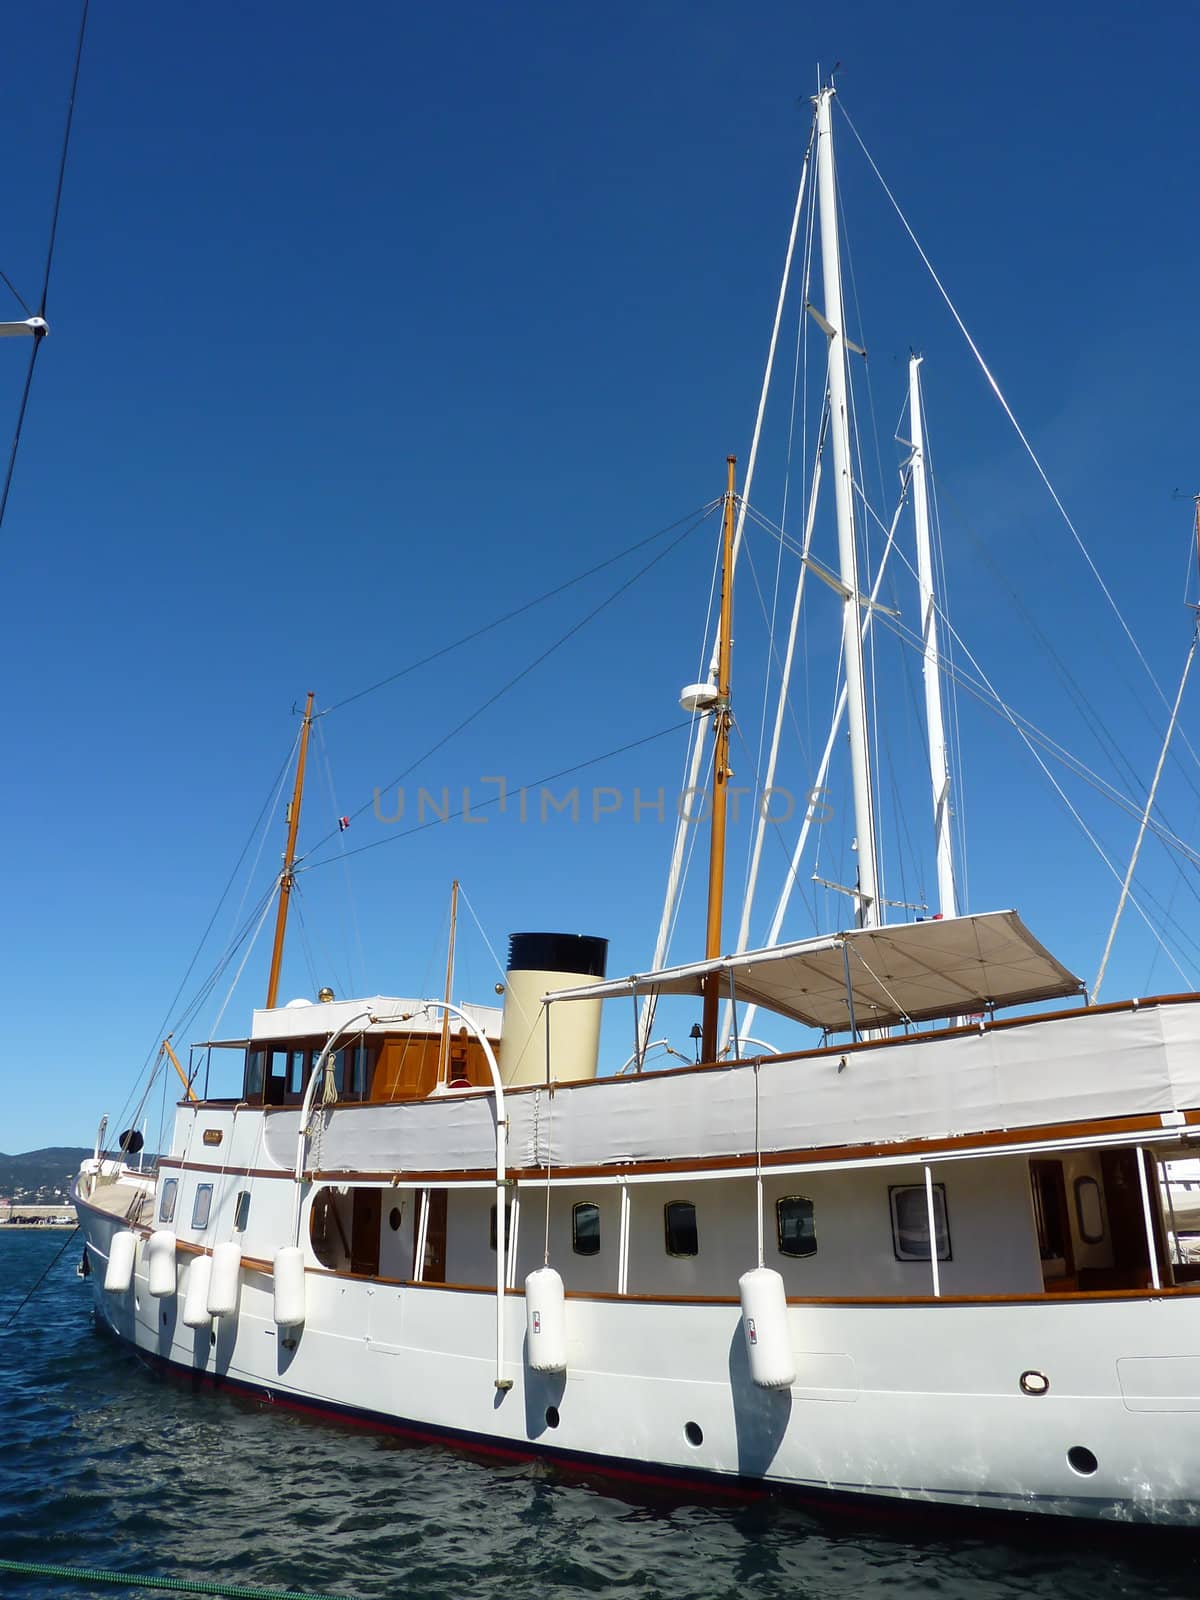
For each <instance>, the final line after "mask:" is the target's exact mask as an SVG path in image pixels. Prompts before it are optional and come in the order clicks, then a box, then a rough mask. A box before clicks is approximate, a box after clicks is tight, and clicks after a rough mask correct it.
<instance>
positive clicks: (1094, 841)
mask: <svg viewBox="0 0 1200 1600" xmlns="http://www.w3.org/2000/svg"><path fill="white" fill-rule="evenodd" d="M900 559H901V561H903V562H904V564H905V566H906V567H908V568H909V571H910V572H911V571H912V567H911V565H910V563H909V562H908V561H907V559H906V558H905V556H904V552H903V551H901V552H900ZM913 575H914V577H915V573H914V574H913ZM934 604H935V606H937V601H936V600H935V601H934ZM938 612H939V615H940V616H941V618H942V620H943V621H944V622H945V625H946V627H947V628H952V627H953V624H952V623H951V622H950V620H949V618H948V617H946V616H945V615H944V613H942V611H941V608H940V607H938ZM883 620H884V622H885V623H888V622H891V621H894V619H892V618H887V617H884V619H883ZM958 639H959V645H960V647H961V648H962V650H963V653H964V654H965V655H966V657H967V659H968V661H969V662H970V663H971V666H972V667H973V668H974V670H975V671H976V673H978V675H979V678H980V680H981V681H982V683H983V684H984V686H985V687H986V688H987V690H988V691H989V693H990V694H991V696H992V698H993V700H994V701H995V704H996V706H997V707H998V709H999V710H1000V711H1001V712H1002V713H1003V715H1004V717H1005V718H1006V720H1007V721H1008V723H1009V725H1010V726H1011V727H1012V728H1013V729H1014V731H1015V732H1016V734H1017V735H1018V737H1019V738H1020V740H1021V742H1022V743H1023V744H1024V745H1025V748H1026V749H1027V750H1028V751H1029V753H1030V755H1031V756H1032V757H1033V759H1034V760H1035V761H1036V762H1037V764H1038V766H1039V767H1040V768H1041V769H1042V772H1043V774H1044V776H1045V777H1046V779H1047V781H1048V782H1049V783H1050V785H1051V786H1052V787H1053V789H1054V791H1055V793H1056V794H1057V795H1058V797H1059V799H1060V800H1061V801H1062V803H1063V805H1064V806H1065V807H1066V808H1067V810H1068V811H1069V812H1070V814H1071V816H1072V817H1073V818H1074V820H1075V822H1076V824H1077V825H1078V827H1079V828H1080V830H1081V831H1082V833H1083V835H1084V837H1085V838H1086V839H1087V840H1088V842H1089V844H1090V845H1091V846H1092V848H1093V849H1094V850H1095V852H1096V854H1097V855H1098V856H1099V857H1100V859H1101V861H1102V862H1103V863H1104V865H1105V866H1106V867H1107V868H1108V870H1109V872H1111V873H1112V875H1113V877H1114V878H1115V879H1116V880H1117V882H1118V883H1120V882H1121V874H1120V872H1119V871H1118V869H1117V868H1116V866H1115V865H1114V864H1113V862H1112V861H1110V860H1109V857H1108V855H1107V853H1106V851H1105V850H1104V847H1103V846H1102V845H1101V843H1100V841H1099V839H1098V838H1097V837H1096V835H1095V834H1094V833H1093V831H1092V830H1091V828H1089V827H1088V825H1087V823H1086V822H1085V821H1084V819H1083V817H1082V815H1081V814H1080V812H1079V811H1078V809H1077V808H1076V806H1075V805H1074V804H1073V802H1072V801H1071V799H1070V797H1069V795H1068V794H1067V792H1066V790H1065V789H1064V788H1063V786H1062V785H1061V784H1060V783H1059V781H1058V779H1057V778H1056V777H1055V776H1054V774H1053V773H1052V772H1051V770H1050V768H1049V767H1048V766H1047V765H1046V763H1045V762H1044V761H1043V760H1042V758H1041V756H1040V755H1039V754H1038V750H1037V746H1036V744H1035V741H1034V740H1033V739H1032V738H1030V737H1029V735H1028V734H1027V733H1026V732H1025V729H1024V728H1023V727H1022V725H1021V721H1020V719H1018V718H1017V717H1016V716H1014V715H1013V713H1012V712H1011V711H1010V710H1009V708H1008V706H1007V705H1006V704H1005V703H1004V701H1003V700H1002V699H1001V698H1000V695H999V693H998V692H997V690H996V689H995V688H994V687H993V685H992V683H991V681H990V679H989V678H988V676H987V674H986V673H985V672H984V670H983V668H982V667H981V666H980V665H979V662H978V661H977V660H976V659H975V657H974V656H973V655H972V654H971V652H970V650H969V649H968V648H967V646H966V645H965V644H964V643H963V641H962V637H961V635H959V636H958ZM1129 901H1130V903H1131V904H1132V906H1133V908H1134V910H1135V911H1136V912H1137V913H1138V915H1139V916H1140V917H1141V918H1142V921H1143V922H1144V923H1145V924H1146V926H1147V927H1148V928H1149V929H1150V932H1151V933H1152V934H1153V935H1154V937H1155V938H1156V939H1157V940H1158V941H1159V943H1160V944H1162V946H1163V950H1164V953H1165V954H1166V956H1167V959H1168V960H1169V961H1170V962H1171V964H1172V966H1173V967H1174V968H1175V969H1176V971H1177V972H1178V973H1179V975H1180V977H1182V978H1183V980H1184V982H1185V983H1188V984H1190V982H1191V979H1190V978H1189V977H1188V975H1187V973H1186V972H1185V971H1184V969H1183V968H1182V967H1181V966H1180V964H1179V962H1178V961H1176V959H1175V957H1174V955H1173V954H1172V952H1171V951H1170V949H1169V948H1168V947H1167V945H1166V943H1165V941H1164V940H1163V937H1162V934H1161V932H1160V931H1159V929H1158V928H1156V927H1155V926H1154V923H1153V922H1152V921H1151V920H1150V917H1149V916H1148V915H1147V913H1146V911H1145V909H1144V908H1143V906H1142V905H1141V903H1140V901H1138V900H1137V899H1136V898H1135V897H1134V896H1133V895H1132V894H1130V895H1129Z"/></svg>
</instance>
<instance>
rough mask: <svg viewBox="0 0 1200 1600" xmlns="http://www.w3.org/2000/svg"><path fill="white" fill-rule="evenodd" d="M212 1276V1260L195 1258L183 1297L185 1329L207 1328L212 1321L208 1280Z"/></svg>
mask: <svg viewBox="0 0 1200 1600" xmlns="http://www.w3.org/2000/svg"><path fill="white" fill-rule="evenodd" d="M211 1276H212V1258H211V1257H210V1256H193V1257H192V1264H191V1266H190V1267H189V1268H188V1276H187V1293H186V1294H185V1295H184V1297H183V1325H184V1327H185V1328H207V1327H208V1325H209V1323H210V1322H211V1321H212V1318H211V1317H210V1316H209V1314H208V1280H209V1278H210V1277H211Z"/></svg>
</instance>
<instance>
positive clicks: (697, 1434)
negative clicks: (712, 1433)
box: [683, 1422, 704, 1446]
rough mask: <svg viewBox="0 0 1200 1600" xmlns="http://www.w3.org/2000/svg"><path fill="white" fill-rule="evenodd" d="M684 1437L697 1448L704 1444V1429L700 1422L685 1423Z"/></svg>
mask: <svg viewBox="0 0 1200 1600" xmlns="http://www.w3.org/2000/svg"><path fill="white" fill-rule="evenodd" d="M683 1437H684V1438H685V1439H686V1440H687V1442H688V1443H689V1444H690V1445H693V1446H696V1445H701V1444H703V1443H704V1429H703V1428H702V1427H701V1426H700V1424H699V1423H698V1422H685V1423H684V1425H683Z"/></svg>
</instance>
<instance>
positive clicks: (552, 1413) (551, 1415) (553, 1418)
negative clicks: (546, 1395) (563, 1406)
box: [546, 1406, 558, 1428]
mask: <svg viewBox="0 0 1200 1600" xmlns="http://www.w3.org/2000/svg"><path fill="white" fill-rule="evenodd" d="M546 1426H547V1427H548V1428H557V1427H558V1407H557V1406H547V1407H546Z"/></svg>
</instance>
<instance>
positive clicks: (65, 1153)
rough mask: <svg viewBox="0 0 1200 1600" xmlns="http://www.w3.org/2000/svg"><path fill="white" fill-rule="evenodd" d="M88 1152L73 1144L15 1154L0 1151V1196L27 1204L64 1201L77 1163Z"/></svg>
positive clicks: (50, 1203)
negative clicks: (8, 1154)
mask: <svg viewBox="0 0 1200 1600" xmlns="http://www.w3.org/2000/svg"><path fill="white" fill-rule="evenodd" d="M91 1153H92V1152H91V1151H90V1150H85V1149H82V1148H76V1147H75V1146H73V1145H55V1146H52V1147H51V1148H50V1149H48V1150H27V1151H26V1152H25V1154H24V1155H19V1156H6V1155H3V1154H0V1195H7V1196H9V1197H11V1198H12V1199H13V1200H23V1201H25V1203H26V1204H27V1205H45V1206H49V1205H53V1204H54V1203H55V1201H57V1200H65V1199H66V1198H67V1195H68V1194H69V1193H70V1189H71V1179H72V1178H73V1177H74V1176H75V1174H76V1173H77V1172H78V1171H79V1163H80V1162H81V1161H82V1160H84V1159H85V1157H87V1156H90V1155H91Z"/></svg>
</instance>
